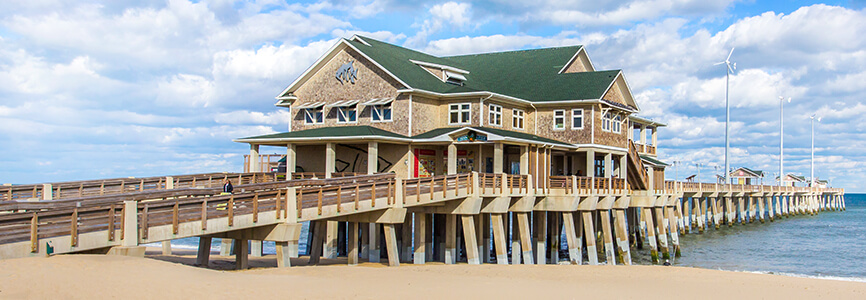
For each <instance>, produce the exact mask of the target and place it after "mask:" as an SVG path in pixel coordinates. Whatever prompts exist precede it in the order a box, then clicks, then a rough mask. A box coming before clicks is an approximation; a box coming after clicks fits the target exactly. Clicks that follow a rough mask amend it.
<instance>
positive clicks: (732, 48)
mask: <svg viewBox="0 0 866 300" xmlns="http://www.w3.org/2000/svg"><path fill="white" fill-rule="evenodd" d="M733 54H734V47H731V53H728V58H727V59H725V61H729V60H731V55H733Z"/></svg>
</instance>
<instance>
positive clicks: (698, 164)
mask: <svg viewBox="0 0 866 300" xmlns="http://www.w3.org/2000/svg"><path fill="white" fill-rule="evenodd" d="M703 166H704V165H703V164H701V163H697V164H695V169H698V180H697V181H698V182H701V167H703Z"/></svg>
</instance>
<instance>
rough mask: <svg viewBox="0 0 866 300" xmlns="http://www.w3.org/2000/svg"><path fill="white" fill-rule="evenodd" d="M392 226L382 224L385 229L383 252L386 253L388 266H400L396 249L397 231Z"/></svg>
mask: <svg viewBox="0 0 866 300" xmlns="http://www.w3.org/2000/svg"><path fill="white" fill-rule="evenodd" d="M394 226H396V225H394V224H382V227H384V229H385V248H386V249H385V250H386V251H387V252H388V265H389V266H392V267H397V266H400V254H399V252H400V251H399V250H398V248H397V230H396V228H394Z"/></svg>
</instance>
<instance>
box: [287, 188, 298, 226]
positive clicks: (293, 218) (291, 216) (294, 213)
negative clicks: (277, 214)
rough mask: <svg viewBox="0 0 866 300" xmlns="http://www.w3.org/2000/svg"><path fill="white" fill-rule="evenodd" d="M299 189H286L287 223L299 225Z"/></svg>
mask: <svg viewBox="0 0 866 300" xmlns="http://www.w3.org/2000/svg"><path fill="white" fill-rule="evenodd" d="M296 189H297V188H295V187H288V188H286V223H298V215H299V214H298V212H299V210H300V208H299V207H298V198H297V191H296Z"/></svg>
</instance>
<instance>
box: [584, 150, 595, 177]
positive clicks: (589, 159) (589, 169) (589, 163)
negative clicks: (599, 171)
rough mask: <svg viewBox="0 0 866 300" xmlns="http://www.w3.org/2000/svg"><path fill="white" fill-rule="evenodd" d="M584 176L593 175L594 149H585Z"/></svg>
mask: <svg viewBox="0 0 866 300" xmlns="http://www.w3.org/2000/svg"><path fill="white" fill-rule="evenodd" d="M586 177H595V151H594V150H588V151H586Z"/></svg>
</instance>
